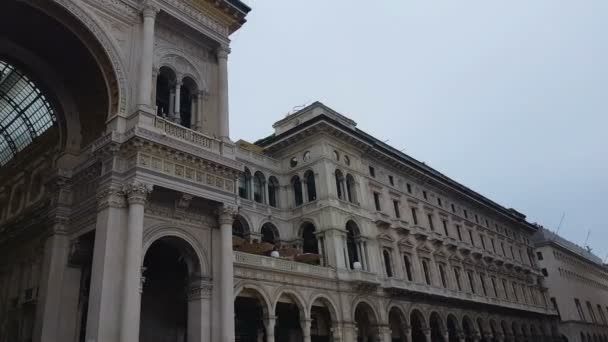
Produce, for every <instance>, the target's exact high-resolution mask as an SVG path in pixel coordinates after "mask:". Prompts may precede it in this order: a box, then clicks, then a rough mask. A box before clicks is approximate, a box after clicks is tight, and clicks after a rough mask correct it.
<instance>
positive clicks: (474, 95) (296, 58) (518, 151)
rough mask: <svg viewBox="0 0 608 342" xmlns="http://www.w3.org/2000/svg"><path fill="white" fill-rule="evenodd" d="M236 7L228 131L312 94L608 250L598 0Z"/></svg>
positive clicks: (607, 28)
mask: <svg viewBox="0 0 608 342" xmlns="http://www.w3.org/2000/svg"><path fill="white" fill-rule="evenodd" d="M245 2H246V3H247V4H248V5H249V6H251V7H252V9H253V10H252V11H251V13H250V14H249V16H248V22H247V23H246V24H245V25H244V26H243V27H242V28H241V29H240V30H239V31H237V32H236V33H234V34H233V35H232V37H231V39H232V52H231V54H230V57H229V68H230V69H229V72H230V80H229V81H230V112H231V122H230V129H231V136H232V138H233V139H240V138H242V139H245V140H248V141H255V140H257V139H259V138H262V137H265V136H267V135H269V134H271V133H272V132H273V131H272V124H273V123H274V122H275V121H277V120H279V119H281V118H283V117H284V116H285V115H286V114H288V113H290V112H292V110H293V109H294V107H297V106H302V105H307V104H310V103H311V102H313V101H317V100H318V101H321V102H323V103H325V104H326V105H328V106H330V107H332V108H333V109H335V110H337V111H338V112H340V113H342V114H344V115H346V116H348V117H350V118H351V119H353V120H355V121H356V122H357V127H358V128H359V129H362V130H364V131H366V132H368V133H370V134H373V135H374V136H376V137H377V138H379V139H381V140H387V142H388V143H389V144H391V145H392V146H394V147H395V148H397V149H403V151H404V152H405V153H407V154H408V155H410V156H412V157H414V158H416V159H418V160H420V161H424V162H425V163H427V164H428V165H430V166H432V167H434V168H435V169H437V170H438V171H440V172H442V173H444V174H446V175H448V176H449V177H451V178H452V179H454V180H456V181H458V182H461V183H463V184H465V185H466V186H468V187H470V188H472V189H474V190H475V191H477V192H479V193H481V194H483V195H485V196H487V197H489V198H490V199H492V200H494V201H496V202H498V203H500V204H502V205H504V206H506V207H513V208H515V209H517V210H519V211H520V212H522V213H524V214H525V215H527V217H528V221H530V222H538V223H540V224H542V225H544V226H545V227H547V228H549V229H552V230H555V229H557V227H558V226H559V223H560V220H561V217H562V215H563V214H565V215H564V219H563V222H562V224H561V226H560V228H559V234H560V235H562V236H564V237H566V238H567V239H569V240H571V241H573V242H575V243H578V244H579V245H583V244H584V242H585V240H586V238H587V235H588V232H590V235H589V239H588V245H589V246H590V247H591V248H592V249H593V252H594V253H595V254H597V255H598V256H600V257H601V258H602V259H603V258H605V257H606V256H608V220H607V219H606V217H605V216H606V214H608V200H607V197H608V133H607V131H608V1H606V0H568V1H566V0H534V1H529V0H509V1H498V0H495V1H487V0H461V1H448V0H445V1H440V0H378V1H356V0H355V1H353V0H349V1H347V0H331V1H328V0H306V1H303V0H299V1H294V0H246V1H245Z"/></svg>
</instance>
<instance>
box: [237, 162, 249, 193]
mask: <svg viewBox="0 0 608 342" xmlns="http://www.w3.org/2000/svg"><path fill="white" fill-rule="evenodd" d="M250 183H251V172H250V171H249V169H248V168H245V172H244V173H242V174H241V175H240V176H239V196H240V197H241V198H245V199H250V198H249V184H250Z"/></svg>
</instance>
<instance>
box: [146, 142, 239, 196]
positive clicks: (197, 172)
mask: <svg viewBox="0 0 608 342" xmlns="http://www.w3.org/2000/svg"><path fill="white" fill-rule="evenodd" d="M137 165H138V166H140V167H143V168H146V169H149V170H153V171H157V172H161V173H164V174H166V175H170V176H173V177H177V178H181V179H184V180H188V181H190V182H194V183H198V184H201V185H207V186H210V187H213V188H217V189H219V190H222V191H226V192H230V193H234V179H233V178H228V177H222V176H220V175H217V174H214V173H212V172H209V171H207V170H205V169H204V168H202V167H200V166H194V165H186V164H185V163H178V162H175V161H173V160H168V159H165V158H160V157H158V156H154V155H151V154H147V153H141V152H140V153H138V158H137Z"/></svg>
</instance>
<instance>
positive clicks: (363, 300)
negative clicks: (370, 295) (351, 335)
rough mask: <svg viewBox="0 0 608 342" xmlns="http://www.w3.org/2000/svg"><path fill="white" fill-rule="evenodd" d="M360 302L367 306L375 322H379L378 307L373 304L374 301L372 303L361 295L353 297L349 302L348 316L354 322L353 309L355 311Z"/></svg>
mask: <svg viewBox="0 0 608 342" xmlns="http://www.w3.org/2000/svg"><path fill="white" fill-rule="evenodd" d="M360 304H362V305H364V306H367V307H369V309H370V311H371V314H372V315H373V318H374V319H375V321H376V322H379V320H380V313H379V311H378V308H377V307H376V306H375V305H374V303H372V302H371V301H369V300H367V299H366V298H362V297H357V298H355V299H354V300H353V302H352V304H351V309H352V310H351V317H350V318H351V320H352V322H355V311H357V307H358V306H359V305H360Z"/></svg>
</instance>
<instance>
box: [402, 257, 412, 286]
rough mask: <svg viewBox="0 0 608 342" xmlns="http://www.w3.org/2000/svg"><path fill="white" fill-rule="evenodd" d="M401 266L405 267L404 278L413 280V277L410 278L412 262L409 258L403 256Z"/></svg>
mask: <svg viewBox="0 0 608 342" xmlns="http://www.w3.org/2000/svg"><path fill="white" fill-rule="evenodd" d="M403 264H404V265H405V276H406V277H407V280H408V281H412V280H414V277H413V276H412V262H411V261H410V257H409V256H407V255H404V256H403Z"/></svg>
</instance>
